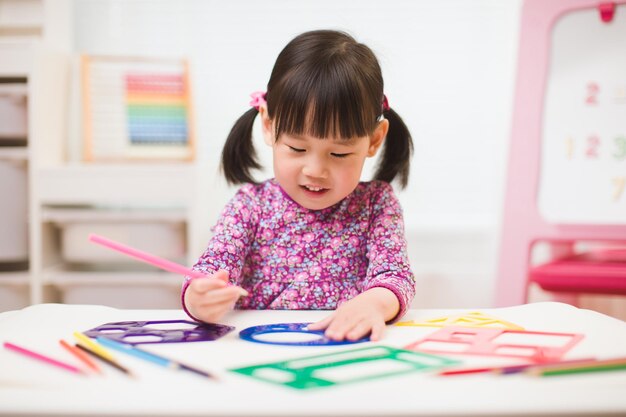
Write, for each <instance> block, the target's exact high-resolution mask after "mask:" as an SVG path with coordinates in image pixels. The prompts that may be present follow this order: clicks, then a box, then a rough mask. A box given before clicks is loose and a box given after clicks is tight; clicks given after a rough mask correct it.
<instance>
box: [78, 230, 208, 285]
mask: <svg viewBox="0 0 626 417" xmlns="http://www.w3.org/2000/svg"><path fill="white" fill-rule="evenodd" d="M89 240H90V241H92V242H94V243H98V244H100V245H102V246H106V247H107V248H109V249H113V250H116V251H118V252H121V253H123V254H125V255H128V256H131V257H133V258H136V259H139V260H140V261H143V262H146V263H149V264H150V265H154V266H156V267H158V268H161V269H164V270H165V271H169V272H174V273H176V274H181V275H189V276H190V277H192V278H200V277H205V276H206V274H204V273H202V272H199V271H194V270H193V269H190V268H187V267H186V266H183V265H179V264H177V263H175V262H172V261H169V260H167V259H163V258H160V257H158V256H156V255H152V254H149V253H147V252H143V251H140V250H139V249H135V248H131V247H130V246H126V245H124V244H122V243H119V242H115V241H113V240H110V239H107V238H105V237H102V236H99V235H96V234H91V235H89Z"/></svg>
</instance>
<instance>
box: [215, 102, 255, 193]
mask: <svg viewBox="0 0 626 417" xmlns="http://www.w3.org/2000/svg"><path fill="white" fill-rule="evenodd" d="M258 113H259V111H258V110H257V109H255V108H251V109H250V110H248V111H247V112H245V113H244V114H243V115H242V116H241V117H240V118H239V119H237V121H236V122H235V124H234V125H233V127H232V129H231V130H230V133H229V134H228V138H226V143H225V144H224V149H222V164H221V169H222V172H223V173H224V176H225V177H226V181H227V182H228V183H229V184H243V183H247V182H250V183H256V181H255V180H254V179H253V178H252V174H251V173H250V171H251V170H253V169H261V164H259V162H258V160H257V154H256V150H255V149H254V144H253V143H252V127H253V126H254V119H255V118H256V115H257V114H258Z"/></svg>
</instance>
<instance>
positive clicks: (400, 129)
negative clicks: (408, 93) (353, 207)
mask: <svg viewBox="0 0 626 417" xmlns="http://www.w3.org/2000/svg"><path fill="white" fill-rule="evenodd" d="M383 115H384V116H385V119H387V120H389V131H388V132H387V138H386V139H385V142H384V143H383V149H382V155H381V158H380V161H379V162H378V167H377V169H376V174H375V175H374V178H375V179H377V180H381V181H385V182H389V183H390V182H391V181H393V179H394V178H395V177H396V176H397V175H399V176H400V185H401V187H402V188H406V186H407V184H408V182H409V167H410V164H411V155H412V154H413V139H412V138H411V133H410V132H409V128H408V127H407V126H406V124H404V121H403V120H402V118H401V117H400V116H399V115H398V113H396V112H395V111H393V110H392V109H390V108H388V109H386V110H385V111H384V112H383Z"/></svg>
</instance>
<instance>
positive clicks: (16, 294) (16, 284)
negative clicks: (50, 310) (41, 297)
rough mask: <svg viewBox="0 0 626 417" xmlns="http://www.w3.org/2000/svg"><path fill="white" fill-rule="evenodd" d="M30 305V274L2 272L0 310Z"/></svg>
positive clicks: (0, 274)
mask: <svg viewBox="0 0 626 417" xmlns="http://www.w3.org/2000/svg"><path fill="white" fill-rule="evenodd" d="M14 276H19V278H15V277H14ZM28 305H30V292H29V286H28V275H26V274H24V273H22V274H20V273H16V274H13V273H7V272H3V273H0V312H3V311H9V310H19V309H21V308H24V307H27V306H28Z"/></svg>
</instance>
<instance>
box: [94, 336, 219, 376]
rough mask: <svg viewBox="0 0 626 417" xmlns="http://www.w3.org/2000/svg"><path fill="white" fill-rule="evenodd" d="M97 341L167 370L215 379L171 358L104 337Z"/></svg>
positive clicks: (98, 338)
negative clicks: (182, 371) (181, 371)
mask: <svg viewBox="0 0 626 417" xmlns="http://www.w3.org/2000/svg"><path fill="white" fill-rule="evenodd" d="M96 340H97V341H98V343H100V344H101V345H103V346H106V347H108V348H111V349H115V350H118V351H120V352H123V353H126V354H128V355H131V356H134V357H136V358H139V359H143V360H145V361H148V362H152V363H154V364H155V365H159V366H163V367H165V368H170V369H180V370H184V371H189V372H193V373H196V374H198V375H202V376H204V377H207V378H215V377H214V376H213V375H211V374H210V373H208V372H206V371H203V370H201V369H198V368H194V367H191V366H189V365H185V364H183V363H180V362H177V361H175V360H173V359H169V358H166V357H163V356H160V355H157V354H154V353H151V352H147V351H145V350H143V349H140V348H138V347H135V346H133V345H130V344H127V343H120V342H118V341H116V340H113V339H109V338H106V337H102V336H99V337H97V338H96Z"/></svg>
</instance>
